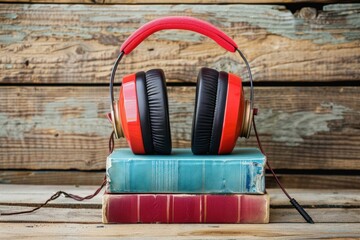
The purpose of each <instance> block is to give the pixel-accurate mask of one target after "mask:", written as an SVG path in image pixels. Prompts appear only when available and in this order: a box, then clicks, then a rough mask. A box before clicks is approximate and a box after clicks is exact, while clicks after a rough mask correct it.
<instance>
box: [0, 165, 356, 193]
mask: <svg viewBox="0 0 360 240" xmlns="http://www.w3.org/2000/svg"><path fill="white" fill-rule="evenodd" d="M104 174H105V170H104V172H86V171H69V170H68V171H16V170H11V171H9V170H3V171H0V184H40V185H55V184H58V183H59V182H61V184H64V185H94V186H99V185H100V184H101V183H102V181H103V177H104ZM278 177H279V179H280V181H281V182H282V184H283V185H284V186H285V187H287V188H302V189H330V188H332V189H360V176H347V175H330V176H328V175H315V174H314V175H309V174H301V175H300V174H299V175H297V174H278ZM266 187H267V188H277V187H278V186H277V184H276V182H275V180H274V178H273V176H272V175H271V174H267V175H266Z"/></svg>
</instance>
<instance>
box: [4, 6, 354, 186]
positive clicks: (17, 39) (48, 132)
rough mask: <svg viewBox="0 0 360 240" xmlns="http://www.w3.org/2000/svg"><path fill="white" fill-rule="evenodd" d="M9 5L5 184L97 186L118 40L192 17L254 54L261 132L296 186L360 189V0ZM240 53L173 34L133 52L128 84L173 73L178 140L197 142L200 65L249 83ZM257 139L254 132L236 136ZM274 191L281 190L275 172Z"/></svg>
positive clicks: (178, 143)
mask: <svg viewBox="0 0 360 240" xmlns="http://www.w3.org/2000/svg"><path fill="white" fill-rule="evenodd" d="M5 2H8V1H2V3H0V71H1V72H0V183H18V184H59V183H61V184H99V183H100V182H101V181H102V176H103V174H104V168H105V158H106V156H107V141H108V135H109V134H110V132H111V126H110V125H109V123H108V122H107V120H106V118H105V114H106V113H107V112H108V111H109V95H108V79H109V75H110V70H111V68H112V64H113V62H114V60H115V58H116V56H117V54H118V53H119V46H120V44H121V43H122V42H123V41H124V40H125V39H126V37H128V36H129V34H131V33H132V32H133V31H134V30H135V29H137V28H138V27H139V26H141V25H142V24H144V23H146V22H147V21H149V20H152V19H154V18H157V17H161V16H166V15H187V16H194V17H197V18H200V19H203V20H207V21H209V22H211V23H213V24H215V25H216V26H218V27H219V28H221V29H222V30H224V31H225V32H226V33H228V34H229V35H230V36H231V37H233V38H234V39H235V41H236V42H237V43H238V45H239V47H240V48H241V49H242V50H243V51H244V53H245V55H246V56H247V58H248V59H249V61H250V65H251V66H252V70H253V74H254V79H255V86H256V89H255V98H256V104H255V105H256V106H257V107H258V108H259V111H260V112H259V116H258V117H257V124H258V128H259V132H260V135H261V139H262V142H263V145H264V148H265V150H266V151H267V153H268V159H269V160H270V161H271V163H272V165H273V167H274V168H275V169H276V171H277V172H278V173H279V174H280V178H281V179H282V180H283V182H284V184H285V186H287V187H292V188H360V177H359V176H360V174H359V173H360V121H359V119H360V98H359V96H360V94H359V93H360V91H359V90H360V87H359V80H360V67H359V62H360V4H357V3H354V2H356V1H348V2H346V3H343V2H342V1H339V3H337V1H330V0H302V1H299V0H297V1H293V0H260V1H255V0H240V1H235V0H227V1H214V0H204V1H200V2H199V1H193V0H186V1H176V2H175V3H186V4H173V3H169V1H165V0H153V1H146V3H145V1H142V0H127V1H120V0H99V1H98V0H93V1H91V0H78V1H67V0H64V1H63V0H36V1H33V0H27V1H26V0H23V1H17V2H21V3H5ZM9 2H14V1H9ZM75 2H76V3H77V4H74V3H75ZM45 3H46V4H45ZM49 3H52V4H49ZM69 3H72V4H69ZM218 3H221V4H218ZM248 3H251V4H248ZM254 3H256V4H254ZM239 61H240V60H239V58H238V57H237V56H236V55H234V54H230V53H226V52H225V51H224V50H223V49H222V48H220V47H217V46H216V45H215V44H214V42H213V41H211V40H209V39H206V38H204V37H202V36H201V35H197V34H194V33H190V32H184V31H182V32H180V31H165V32H160V33H156V34H155V35H153V36H151V37H150V38H148V39H147V40H146V41H145V42H144V43H142V44H141V45H140V46H139V47H138V48H137V49H136V50H135V51H134V52H133V53H132V54H130V55H129V56H126V57H125V59H124V62H123V63H124V64H122V65H121V67H120V68H119V71H118V79H117V81H118V82H119V81H120V79H121V76H123V75H124V74H129V73H134V72H136V71H140V70H148V69H151V68H162V69H163V70H164V71H165V74H166V77H167V82H168V91H169V98H170V103H169V104H170V121H171V127H172V138H173V146H174V147H189V146H190V139H191V138H190V135H191V123H192V115H193V107H194V98H195V96H194V94H195V82H196V76H197V73H198V71H199V69H200V67H202V66H207V67H212V68H216V69H218V70H224V71H231V72H235V73H237V74H239V75H241V76H243V78H244V81H246V82H247V80H248V79H247V76H246V72H245V68H244V66H243V65H242V64H239ZM247 85H248V84H247ZM246 91H247V92H248V90H247V89H246ZM255 145H256V142H255V138H254V136H252V137H251V138H250V139H248V140H246V141H245V140H239V141H238V146H255ZM116 146H117V147H124V146H126V143H125V141H124V140H120V141H118V142H116ZM267 186H268V187H275V184H274V182H273V180H272V178H270V177H267Z"/></svg>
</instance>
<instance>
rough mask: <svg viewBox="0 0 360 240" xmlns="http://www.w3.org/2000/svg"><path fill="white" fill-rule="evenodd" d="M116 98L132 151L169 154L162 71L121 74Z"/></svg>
mask: <svg viewBox="0 0 360 240" xmlns="http://www.w3.org/2000/svg"><path fill="white" fill-rule="evenodd" d="M126 91H127V92H126ZM119 101H120V104H119V105H120V109H122V110H121V111H120V115H121V121H122V126H123V129H124V134H125V137H126V139H127V141H128V143H129V145H130V148H131V149H132V151H133V152H134V153H135V154H170V153H171V134H170V123H169V111H168V98H167V92H166V85H165V76H164V73H163V71H162V70H161V69H153V70H149V71H148V72H146V73H145V72H138V73H136V74H131V75H128V76H125V77H124V79H123V83H122V87H121V89H120V99H119Z"/></svg>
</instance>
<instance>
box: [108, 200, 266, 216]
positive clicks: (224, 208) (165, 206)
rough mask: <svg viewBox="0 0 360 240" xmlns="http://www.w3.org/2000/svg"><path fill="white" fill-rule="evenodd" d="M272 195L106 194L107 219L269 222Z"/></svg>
mask: <svg viewBox="0 0 360 240" xmlns="http://www.w3.org/2000/svg"><path fill="white" fill-rule="evenodd" d="M269 202H270V200H269V195H268V194H265V195H239V194H236V195H185V194H105V195H104V196H103V222H104V223H268V222H269Z"/></svg>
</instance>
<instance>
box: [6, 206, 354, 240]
mask: <svg viewBox="0 0 360 240" xmlns="http://www.w3.org/2000/svg"><path fill="white" fill-rule="evenodd" d="M100 207H101V206H99V208H98V209H94V208H81V207H77V208H55V207H50V208H43V209H40V210H38V211H37V212H36V213H33V214H26V215H23V216H16V215H15V216H0V223H3V222H27V223H34V222H35V223H86V224H89V223H95V224H102V220H101V216H102V213H101V209H100ZM29 209H31V207H22V206H3V205H0V212H15V211H26V210H29ZM307 211H308V213H309V214H311V215H312V216H313V220H314V221H315V222H316V223H317V224H319V223H359V222H360V208H326V209H322V208H319V209H307ZM270 223H304V220H303V218H302V217H301V216H300V215H299V213H298V212H297V211H296V210H295V209H287V208H272V209H270ZM0 226H1V224H0ZM0 233H1V230H0ZM0 236H1V234H0Z"/></svg>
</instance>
